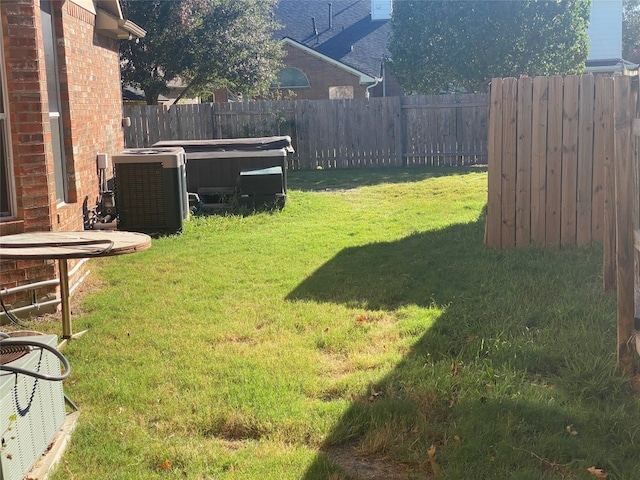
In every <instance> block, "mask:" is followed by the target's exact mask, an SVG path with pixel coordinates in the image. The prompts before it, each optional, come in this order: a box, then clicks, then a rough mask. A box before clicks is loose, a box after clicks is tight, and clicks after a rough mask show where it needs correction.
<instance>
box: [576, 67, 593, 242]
mask: <svg viewBox="0 0 640 480" xmlns="http://www.w3.org/2000/svg"><path fill="white" fill-rule="evenodd" d="M579 93H580V103H579V107H578V171H577V176H578V178H577V195H576V202H577V205H576V208H577V212H576V242H577V244H578V245H584V244H586V243H589V242H590V241H591V215H592V198H591V193H592V184H593V133H594V132H593V113H594V112H593V110H594V102H595V98H594V95H595V82H594V78H593V75H590V74H589V75H582V76H581V77H580V92H579Z"/></svg>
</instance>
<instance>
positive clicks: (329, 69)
mask: <svg viewBox="0 0 640 480" xmlns="http://www.w3.org/2000/svg"><path fill="white" fill-rule="evenodd" d="M284 50H285V54H286V58H285V60H284V62H285V64H286V65H287V66H289V67H295V68H297V69H299V70H301V71H302V72H303V73H304V74H305V75H306V76H307V78H308V79H309V88H293V89H291V90H292V91H293V92H295V94H296V96H295V99H296V100H326V99H328V98H329V87H337V86H340V87H342V86H352V87H353V98H365V92H366V85H360V79H359V77H358V76H356V75H354V74H352V73H349V72H347V71H346V70H344V69H342V68H340V67H337V66H335V65H332V64H330V63H328V62H325V61H324V60H321V59H320V58H318V57H315V56H313V55H311V54H309V53H306V52H304V51H303V50H301V49H299V48H295V47H293V46H291V45H285V46H284Z"/></svg>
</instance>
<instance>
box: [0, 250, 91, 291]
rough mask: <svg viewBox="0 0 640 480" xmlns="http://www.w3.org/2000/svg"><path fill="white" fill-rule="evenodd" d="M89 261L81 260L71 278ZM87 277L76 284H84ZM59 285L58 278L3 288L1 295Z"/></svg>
mask: <svg viewBox="0 0 640 480" xmlns="http://www.w3.org/2000/svg"><path fill="white" fill-rule="evenodd" d="M87 260H88V259H86V258H83V259H81V260H80V261H79V262H78V263H77V264H76V266H75V267H73V269H72V270H71V271H70V272H69V276H70V277H73V276H74V275H75V274H76V273H78V270H80V267H82V265H84V264H85V263H86V261H87ZM85 276H86V275H85ZM85 276H83V277H82V278H81V279H80V280H79V281H78V282H76V283H80V282H82V280H83V279H84V277H85ZM59 284H60V279H58V278H56V279H54V280H43V281H41V282H35V283H27V284H25V285H20V286H18V287H12V288H3V289H1V290H0V295H11V294H12V293H20V292H26V291H27V290H36V289H37V288H44V287H57V286H58V285H59Z"/></svg>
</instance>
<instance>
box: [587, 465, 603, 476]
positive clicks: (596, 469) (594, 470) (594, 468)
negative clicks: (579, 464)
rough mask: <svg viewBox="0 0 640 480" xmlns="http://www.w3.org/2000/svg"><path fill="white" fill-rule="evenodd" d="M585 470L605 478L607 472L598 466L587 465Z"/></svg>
mask: <svg viewBox="0 0 640 480" xmlns="http://www.w3.org/2000/svg"><path fill="white" fill-rule="evenodd" d="M587 472H589V473H590V474H591V475H593V476H594V477H596V478H607V474H606V473H605V472H603V471H602V470H601V469H600V468H596V467H589V468H587Z"/></svg>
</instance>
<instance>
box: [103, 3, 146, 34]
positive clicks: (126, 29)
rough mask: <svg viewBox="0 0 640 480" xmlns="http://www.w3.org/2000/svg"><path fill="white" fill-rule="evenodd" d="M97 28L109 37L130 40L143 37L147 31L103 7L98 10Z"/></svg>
mask: <svg viewBox="0 0 640 480" xmlns="http://www.w3.org/2000/svg"><path fill="white" fill-rule="evenodd" d="M96 30H98V31H99V32H100V33H102V34H103V35H106V36H108V37H112V38H117V39H118V40H128V39H130V38H132V37H133V38H135V37H138V38H142V37H144V36H145V35H146V34H147V32H146V31H145V30H144V29H142V28H140V27H139V26H138V25H136V24H135V23H133V22H132V21H130V20H125V19H124V18H122V17H120V18H118V17H117V16H115V15H113V14H112V13H111V12H107V11H106V10H103V9H102V8H98V9H97V10H96Z"/></svg>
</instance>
